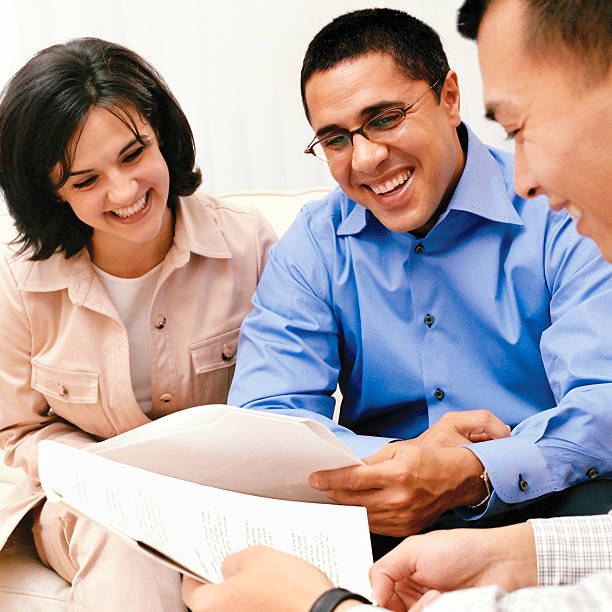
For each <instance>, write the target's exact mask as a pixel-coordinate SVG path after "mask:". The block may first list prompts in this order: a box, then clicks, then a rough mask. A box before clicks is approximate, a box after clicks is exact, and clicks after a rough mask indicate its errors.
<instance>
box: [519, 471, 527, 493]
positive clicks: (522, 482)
mask: <svg viewBox="0 0 612 612" xmlns="http://www.w3.org/2000/svg"><path fill="white" fill-rule="evenodd" d="M528 488H529V483H528V482H527V481H526V480H525V479H524V478H523V477H522V476H521V475H520V474H519V489H520V490H521V491H526V490H527V489H528Z"/></svg>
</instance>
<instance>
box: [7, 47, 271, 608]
mask: <svg viewBox="0 0 612 612" xmlns="http://www.w3.org/2000/svg"><path fill="white" fill-rule="evenodd" d="M194 160H195V150H194V144H193V138H192V133H191V128H190V126H189V123H188V122H187V119H186V118H185V116H184V114H183V112H182V110H181V108H180V106H179V104H178V103H177V101H176V100H175V98H174V96H173V95H172V93H171V92H170V91H169V90H168V88H167V86H166V85H165V83H164V81H163V80H162V78H161V77H160V76H159V74H158V73H157V72H156V71H155V70H154V69H153V68H152V67H151V66H150V65H149V64H148V63H147V62H146V61H145V60H143V59H142V58H141V57H140V56H138V55H136V54H135V53H133V52H132V51H130V50H129V49H126V48H124V47H121V46H119V45H115V44H112V43H108V42H106V41H103V40H100V39H94V38H84V39H77V40H74V41H71V42H69V43H67V44H63V45H55V46H53V47H49V48H47V49H44V50H43V51H41V52H39V53H38V54H37V55H36V56H34V57H33V58H32V59H31V60H30V61H29V62H28V63H27V64H26V65H25V66H24V67H23V68H22V69H21V70H19V71H18V72H17V73H16V74H15V76H14V77H13V78H12V79H11V81H10V82H9V83H8V85H7V87H6V89H5V90H4V93H3V96H2V98H1V99H0V186H1V188H2V191H3V194H4V196H5V199H6V202H7V206H8V209H9V212H10V214H11V216H12V217H13V220H14V223H15V227H16V229H17V231H18V235H17V238H16V240H15V241H14V242H13V245H12V247H10V248H6V249H5V250H3V251H2V253H0V300H1V301H2V304H3V315H4V316H3V318H2V320H1V321H0V343H1V345H2V347H3V357H2V367H1V368H0V398H1V399H0V444H1V445H2V447H3V448H4V450H5V455H4V457H5V461H6V462H7V463H9V464H11V465H13V466H16V467H23V468H24V469H25V471H26V472H27V474H28V476H29V477H30V478H29V479H26V480H25V481H23V482H22V483H21V485H18V486H16V487H15V488H14V489H13V492H12V494H11V495H10V496H9V497H8V498H6V499H4V500H3V504H2V506H0V546H3V545H4V544H5V542H6V539H7V538H8V536H9V535H10V533H11V531H12V530H13V529H14V527H15V526H16V525H17V524H18V523H19V522H20V521H21V520H22V519H23V518H24V517H25V515H26V514H28V513H29V516H30V518H31V519H32V521H33V529H32V531H33V535H34V542H35V544H36V549H37V551H38V554H39V556H40V558H41V560H42V561H43V562H44V563H45V564H46V565H48V566H49V567H51V568H52V569H54V570H55V571H56V572H57V573H58V574H60V575H61V576H62V577H63V578H64V579H65V580H67V581H68V582H70V583H71V585H72V588H71V591H70V600H69V605H70V608H71V609H78V610H87V611H90V610H132V611H138V610H142V611H145V610H168V611H179V610H180V611H184V610H186V608H185V606H184V604H183V603H182V601H181V598H180V590H179V586H180V577H179V575H178V574H177V573H174V572H171V571H169V570H166V569H165V568H162V567H161V566H158V565H157V564H156V563H152V562H150V561H148V559H146V558H145V557H143V556H142V555H141V554H140V553H138V552H132V551H131V550H130V549H128V548H126V547H125V545H124V544H122V543H121V542H120V541H119V540H118V539H117V538H115V537H114V536H113V535H111V534H109V533H108V532H106V531H105V530H103V529H102V528H100V527H98V526H96V525H95V524H93V523H92V522H90V521H88V520H86V519H83V518H78V517H76V516H74V515H72V514H70V513H69V512H66V511H64V510H62V509H60V508H58V507H56V506H54V505H53V504H50V503H48V502H46V501H45V499H44V495H43V493H42V491H41V489H40V485H39V484H38V460H37V447H38V443H39V442H40V441H41V440H43V439H53V440H58V441H61V442H64V443H66V444H71V445H74V446H86V445H88V444H91V443H93V442H96V441H98V440H101V439H105V438H108V437H111V436H114V435H116V434H119V433H122V432H124V431H126V430H128V429H131V428H134V427H137V426H139V425H142V424H144V423H146V422H148V421H149V420H150V419H155V418H158V417H160V416H163V415H165V414H168V413H170V412H174V411H177V410H181V409H184V408H188V407H190V406H197V405H200V404H212V403H224V402H225V401H226V399H227V394H228V391H229V385H230V382H231V379H232V375H233V372H234V363H235V354H236V347H237V343H238V329H239V327H240V323H241V321H242V319H243V317H244V316H245V315H246V313H247V312H248V311H249V310H250V308H251V303H250V298H251V295H252V293H253V292H254V290H255V286H256V284H257V281H258V279H259V276H260V275H261V272H262V269H263V265H264V263H265V261H266V259H267V254H268V249H269V247H270V246H271V244H272V243H273V242H274V240H275V237H274V235H273V232H272V230H271V229H270V228H269V226H268V225H267V224H266V223H265V222H264V221H263V219H262V217H261V216H260V215H259V214H258V213H256V212H255V211H253V210H251V211H249V210H245V209H240V208H237V207H233V206H232V205H229V204H227V203H221V202H219V201H217V200H215V199H214V198H212V197H209V196H206V195H204V194H201V193H195V190H196V188H197V187H198V186H199V184H200V181H201V175H200V171H199V170H198V169H197V168H196V167H195V162H194ZM185 296H189V297H190V298H192V299H185ZM207 296H214V301H213V300H212V298H211V297H207Z"/></svg>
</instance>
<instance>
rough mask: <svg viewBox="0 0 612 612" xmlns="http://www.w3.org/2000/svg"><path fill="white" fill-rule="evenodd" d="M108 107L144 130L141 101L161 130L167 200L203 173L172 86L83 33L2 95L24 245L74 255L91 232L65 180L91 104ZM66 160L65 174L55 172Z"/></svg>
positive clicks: (6, 149) (3, 139) (3, 170)
mask: <svg viewBox="0 0 612 612" xmlns="http://www.w3.org/2000/svg"><path fill="white" fill-rule="evenodd" d="M94 106H96V107H100V108H104V109H106V110H108V111H109V112H111V113H113V114H114V115H115V116H116V117H118V118H119V119H120V120H122V121H123V122H124V123H125V124H126V125H127V126H128V127H129V128H130V129H131V130H132V131H133V132H134V135H135V136H136V137H137V138H140V135H139V134H138V130H137V128H136V123H135V118H134V117H132V114H133V113H134V111H136V112H137V113H138V115H139V116H140V117H141V118H142V119H144V120H145V121H146V122H147V123H149V124H150V125H151V127H152V128H153V129H154V130H155V133H156V135H157V138H158V141H159V146H160V150H161V153H162V155H163V157H164V159H165V161H166V164H167V166H168V171H169V174H170V191H169V196H168V206H169V207H170V208H171V209H172V211H173V213H174V210H175V207H176V202H177V198H178V196H184V195H190V194H192V193H193V192H194V191H195V190H196V189H197V188H198V186H199V185H200V183H201V181H202V176H201V172H200V170H199V169H198V168H196V167H195V145H194V141H193V134H192V132H191V128H190V127H189V123H188V122H187V118H186V117H185V115H184V114H183V111H182V110H181V107H180V106H179V104H178V102H177V101H176V100H175V98H174V96H173V95H172V93H171V92H170V90H169V89H168V86H167V85H166V83H165V82H164V80H163V79H162V77H161V76H160V75H159V74H158V73H157V71H156V70H155V69H154V68H153V67H152V66H150V65H149V64H148V63H147V62H146V61H145V60H144V59H143V58H141V57H140V56H139V55H138V54H136V53H134V52H133V51H131V50H130V49H127V48H125V47H122V46H121V45H117V44H114V43H110V42H107V41H104V40H100V39H98V38H78V39H76V40H71V41H69V42H67V43H66V44H62V45H53V46H52V47H48V48H47V49H43V50H42V51H40V52H38V53H37V54H36V55H35V56H34V57H33V58H32V59H31V60H30V61H28V62H27V64H25V66H23V68H21V69H20V70H19V71H18V72H17V73H16V74H15V75H14V76H13V78H12V79H11V80H10V81H9V82H8V84H7V85H6V87H5V89H4V91H3V93H2V98H1V100H0V187H1V188H2V191H3V192H4V197H5V199H6V203H7V205H8V209H9V212H10V214H11V216H12V217H13V219H14V221H15V226H16V228H17V231H18V236H17V238H16V241H15V242H16V243H17V244H20V252H24V251H26V250H27V249H31V250H32V255H31V257H30V259H33V260H41V259H47V258H49V257H51V255H53V253H55V252H58V251H59V252H63V253H64V255H65V257H66V258H68V257H71V256H72V255H74V254H75V253H77V252H78V251H80V250H81V249H82V248H83V247H84V246H85V245H86V244H87V242H88V240H89V239H90V237H91V235H92V232H93V230H92V228H91V227H90V226H89V225H87V224H85V223H83V222H82V221H80V220H79V219H78V218H77V217H76V215H75V214H74V213H73V212H72V209H71V208H70V206H69V205H68V204H66V203H65V202H62V201H61V200H60V198H59V197H58V195H57V189H58V188H59V187H61V186H62V185H63V184H64V183H65V182H66V180H67V179H68V176H69V172H70V164H71V159H70V156H71V151H70V149H73V147H71V146H70V145H71V142H72V141H73V138H74V137H75V136H76V137H77V138H78V133H79V131H80V129H82V127H83V125H84V123H85V121H86V119H87V115H88V113H89V110H90V109H91V108H92V107H94ZM57 164H59V167H60V168H61V174H60V177H59V180H57V181H55V182H54V181H52V179H51V178H50V174H51V172H52V170H53V168H55V167H56V166H57Z"/></svg>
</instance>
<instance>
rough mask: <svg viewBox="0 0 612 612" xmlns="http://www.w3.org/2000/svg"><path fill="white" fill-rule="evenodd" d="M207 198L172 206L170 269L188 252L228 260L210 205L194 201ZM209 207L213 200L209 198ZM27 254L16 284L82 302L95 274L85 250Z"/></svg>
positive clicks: (194, 198)
mask: <svg viewBox="0 0 612 612" xmlns="http://www.w3.org/2000/svg"><path fill="white" fill-rule="evenodd" d="M202 198H208V196H204V195H203V194H198V195H194V196H188V197H185V198H179V201H178V203H177V207H176V222H175V228H174V243H173V245H172V248H171V249H170V251H169V252H168V255H167V257H166V260H167V261H171V263H172V265H173V267H174V268H177V267H180V266H181V265H183V264H185V263H186V262H187V261H188V259H189V254H190V253H195V254H196V255H201V256H204V257H213V258H218V259H229V258H231V256H232V253H231V251H230V249H229V246H228V244H227V242H226V240H225V238H224V236H223V233H222V232H221V230H220V229H219V227H218V225H217V223H216V221H215V215H214V214H211V210H210V207H208V206H204V205H202V203H201V202H200V201H198V200H200V199H202ZM211 202H212V204H213V206H212V207H213V208H216V200H213V199H211ZM27 257H28V254H24V255H19V256H17V259H22V260H23V261H22V263H21V265H20V266H19V272H18V278H17V279H16V280H17V285H18V287H19V289H20V290H23V291H41V292H45V291H59V290H61V289H65V288H68V292H69V295H70V299H71V300H72V301H73V302H75V303H83V301H84V300H85V298H86V296H87V293H88V292H89V289H90V287H91V284H92V282H93V279H94V277H95V270H94V268H93V266H92V265H91V260H90V258H89V252H88V251H87V249H86V248H83V249H81V250H80V251H79V252H78V253H77V254H76V255H73V256H72V257H71V258H70V259H66V258H65V257H64V255H63V254H62V253H55V254H54V255H52V256H51V257H49V258H48V259H44V260H42V261H27Z"/></svg>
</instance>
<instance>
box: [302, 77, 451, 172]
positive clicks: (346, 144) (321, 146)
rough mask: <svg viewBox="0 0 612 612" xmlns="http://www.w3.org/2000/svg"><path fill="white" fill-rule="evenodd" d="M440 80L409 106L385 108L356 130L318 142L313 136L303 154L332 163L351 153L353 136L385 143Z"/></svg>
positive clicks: (341, 132) (330, 136) (337, 134)
mask: <svg viewBox="0 0 612 612" xmlns="http://www.w3.org/2000/svg"><path fill="white" fill-rule="evenodd" d="M441 80H442V79H441V78H440V79H438V80H437V81H436V82H435V83H434V84H433V85H431V86H430V87H429V88H428V89H427V90H426V91H424V92H423V93H422V94H421V95H420V96H419V97H418V98H417V99H416V100H415V101H414V102H412V103H411V104H407V105H406V106H401V107H393V108H387V109H385V110H384V111H382V112H380V113H377V114H376V115H374V116H373V117H370V118H369V119H368V120H367V121H365V122H364V123H363V125H362V126H361V127H359V128H357V129H356V130H352V131H350V130H339V131H337V132H334V133H333V134H330V135H329V136H325V138H321V139H319V140H317V139H316V138H317V137H316V136H315V137H314V138H313V140H312V142H311V143H310V144H309V145H308V147H306V149H305V150H304V153H306V154H307V155H314V156H315V157H317V158H319V159H321V160H323V161H325V162H333V161H336V160H338V159H340V158H342V157H345V156H347V155H349V154H350V153H351V152H352V150H353V136H355V134H359V135H360V136H363V137H364V138H366V139H367V140H369V141H370V142H385V141H387V140H389V139H390V138H393V137H394V136H396V135H397V133H398V132H397V131H395V130H397V128H399V127H401V126H403V125H404V119H405V118H406V113H407V112H408V111H409V110H410V109H411V108H412V107H413V106H415V104H417V103H418V102H420V101H421V100H422V99H423V98H424V97H425V95H426V94H427V93H428V92H429V91H430V90H431V89H433V88H434V87H435V86H436V85H437V84H438V83H439V82H440V81H441Z"/></svg>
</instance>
